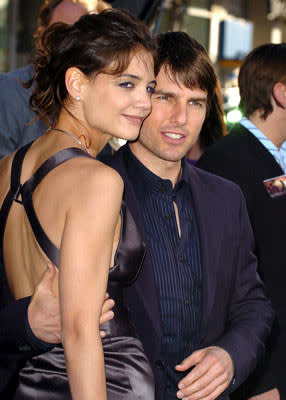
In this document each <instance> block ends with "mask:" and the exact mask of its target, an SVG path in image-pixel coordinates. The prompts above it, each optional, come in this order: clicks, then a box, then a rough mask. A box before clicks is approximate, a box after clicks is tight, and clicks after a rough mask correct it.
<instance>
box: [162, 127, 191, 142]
mask: <svg viewBox="0 0 286 400" xmlns="http://www.w3.org/2000/svg"><path fill="white" fill-rule="evenodd" d="M161 134H162V135H163V136H164V137H165V138H166V139H167V140H168V141H172V142H176V143H178V142H182V141H183V140H184V139H185V137H186V135H185V134H184V133H183V132H178V131H173V130H165V131H161Z"/></svg>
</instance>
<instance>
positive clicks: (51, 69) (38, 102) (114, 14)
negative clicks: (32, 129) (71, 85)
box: [27, 9, 156, 123]
mask: <svg viewBox="0 0 286 400" xmlns="http://www.w3.org/2000/svg"><path fill="white" fill-rule="evenodd" d="M42 44H43V46H42V49H38V50H37V51H36V53H35V57H34V62H33V66H34V71H35V73H34V77H33V79H32V80H31V81H30V82H29V83H28V84H27V86H31V85H32V84H33V82H35V83H36V86H35V88H34V90H33V93H32V95H31V98H30V104H31V106H32V108H33V110H34V111H35V112H36V114H37V119H40V118H41V119H45V120H47V119H48V120H50V121H52V122H53V123H54V122H55V121H56V120H57V118H58V116H59V113H60V110H61V108H62V107H63V106H64V101H65V100H66V98H67V89H66V86H65V73H66V71H67V69H68V68H70V67H76V68H78V69H80V70H81V71H82V72H83V73H84V74H85V75H86V76H87V77H95V76H96V75H97V74H99V73H101V72H104V73H108V74H112V75H117V74H121V73H122V72H123V71H124V70H125V69H126V68H127V67H128V65H129V62H130V60H131V57H132V56H133V54H134V52H135V51H137V50H138V49H145V50H146V51H148V52H150V53H151V54H152V55H153V56H155V51H156V45H155V40H154V39H153V38H152V36H151V35H150V33H149V31H148V28H147V27H146V26H145V24H144V23H143V22H141V21H139V20H138V19H137V18H136V17H134V16H132V15H131V14H130V13H129V12H127V11H123V10H119V9H106V10H104V11H102V12H101V13H100V14H90V15H89V14H88V15H84V16H82V17H81V18H80V19H79V20H78V21H77V22H76V23H75V24H73V25H67V24H64V23H56V24H53V25H52V26H51V27H49V28H48V29H47V30H46V31H45V33H44V34H43V36H42Z"/></svg>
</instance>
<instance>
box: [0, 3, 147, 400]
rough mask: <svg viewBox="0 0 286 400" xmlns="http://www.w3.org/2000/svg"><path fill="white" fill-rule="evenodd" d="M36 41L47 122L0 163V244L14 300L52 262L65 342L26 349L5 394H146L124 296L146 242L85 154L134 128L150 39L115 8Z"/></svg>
mask: <svg viewBox="0 0 286 400" xmlns="http://www.w3.org/2000/svg"><path fill="white" fill-rule="evenodd" d="M42 40H43V49H40V50H38V52H37V53H36V55H35V61H34V70H35V76H34V79H35V80H36V82H37V85H36V87H35V89H34V91H33V93H32V97H31V104H32V106H33V107H34V109H36V110H37V114H38V116H39V118H43V119H49V120H50V121H51V127H50V128H49V130H48V131H47V132H46V133H45V134H44V135H43V136H42V137H40V138H39V139H38V140H36V141H35V142H33V143H32V145H31V144H28V145H26V146H24V147H22V148H21V149H20V150H19V151H17V153H16V154H13V155H10V156H7V157H5V158H4V159H3V160H2V161H1V165H0V169H1V172H2V173H3V175H2V176H1V192H0V201H1V203H3V204H2V209H1V226H2V227H3V230H2V237H1V246H2V254H3V261H4V260H5V263H4V264H5V274H6V278H7V281H8V283H9V287H10V289H11V292H12V294H13V296H14V297H15V299H19V298H23V297H26V296H29V295H31V293H32V292H33V290H34V287H35V285H36V282H38V280H39V278H40V276H41V275H42V273H43V271H44V268H45V265H46V264H47V259H50V260H51V261H53V263H54V264H55V265H57V266H58V267H59V289H58V284H57V282H55V285H54V288H53V289H54V293H55V294H57V291H58V290H59V302H60V310H61V325H62V330H61V337H62V338H63V340H62V341H63V346H64V349H63V347H61V346H56V347H54V348H53V349H52V350H50V351H48V352H46V353H44V354H42V355H40V356H38V357H34V358H32V359H29V360H28V361H27V362H26V364H25V366H24V367H23V368H22V369H21V371H20V373H19V379H18V385H17V387H16V388H15V393H14V394H13V396H11V398H13V399H15V400H24V399H27V398H31V397H39V398H40V397H41V398H49V397H50V396H52V397H53V398H54V399H62V398H63V397H64V398H71V397H72V398H73V399H75V400H76V399H86V400H89V399H90V400H92V399H102V400H104V399H106V398H107V394H108V399H109V400H112V399H114V400H115V399H116V400H119V399H124V400H127V399H130V400H131V399H132V400H134V399H136V398H137V399H138V400H139V399H140V398H142V397H143V398H146V399H147V398H148V399H153V397H154V387H153V376H152V371H151V367H150V365H149V362H148V360H147V358H146V356H145V354H144V352H143V348H142V345H141V343H140V342H139V341H138V339H137V338H136V335H135V333H134V330H133V328H132V327H131V325H129V321H128V314H127V310H126V308H125V307H124V304H123V303H122V300H121V297H122V294H121V291H122V286H123V285H125V284H128V283H130V282H132V281H133V280H134V279H135V278H136V276H137V274H138V273H139V269H140V265H141V264H142V259H143V258H144V254H145V246H144V243H143V241H142V239H141V237H140V234H139V231H138V229H137V227H136V225H135V223H134V220H133V219H132V217H131V214H130V213H129V212H128V210H127V209H126V207H124V206H122V207H121V199H122V193H123V182H122V179H121V178H120V176H119V175H118V173H116V172H115V171H114V170H113V169H111V168H109V167H107V166H105V165H103V164H102V163H100V162H99V161H97V160H96V159H95V158H94V157H95V156H96V155H97V153H98V152H99V151H100V150H101V149H102V148H103V147H104V146H105V144H106V143H107V141H108V140H109V139H110V138H111V137H113V136H115V137H122V138H123V139H126V140H134V139H136V137H137V136H138V134H139V129H140V125H141V124H142V121H143V119H144V118H145V117H146V116H147V115H148V113H149V112H150V110H151V94H152V92H153V90H154V86H155V80H154V59H153V56H154V53H155V44H154V41H153V39H152V38H151V36H150V34H149V33H148V30H147V27H146V26H145V25H144V24H143V23H141V22H140V21H138V20H137V19H136V18H135V17H132V16H131V14H129V13H126V12H123V11H120V10H114V11H113V10H106V12H102V13H100V14H99V15H96V14H93V15H86V16H83V17H81V18H80V19H79V20H78V21H77V22H76V23H75V24H74V25H67V24H63V23H59V24H54V25H53V26H51V27H50V28H49V29H48V30H46V32H45V34H44V35H43V36H42ZM10 170H11V176H10ZM10 181H11V183H10ZM20 182H21V184H20ZM75 188H76V189H75ZM120 208H121V211H120ZM119 213H120V215H119ZM4 227H5V228H4ZM2 240H3V241H2ZM12 242H13V248H11V246H10V245H9V243H12ZM110 266H112V268H111V269H110ZM109 271H110V272H109ZM108 275H109V291H110V293H112V297H113V298H114V299H115V301H116V316H115V318H114V319H113V320H112V321H111V322H110V323H109V326H108V332H107V334H106V340H105V341H104V342H103V347H104V351H105V354H104V357H105V360H104V359H103V351H102V343H101V339H100V336H99V329H98V324H99V317H100V312H101V307H102V303H103V301H104V296H105V292H106V284H107V278H108ZM64 361H66V368H67V373H66V370H65V362H64ZM8 363H9V360H8ZM104 366H105V368H104ZM114 371H116V375H115V376H114ZM69 389H70V391H69ZM70 392H71V393H70Z"/></svg>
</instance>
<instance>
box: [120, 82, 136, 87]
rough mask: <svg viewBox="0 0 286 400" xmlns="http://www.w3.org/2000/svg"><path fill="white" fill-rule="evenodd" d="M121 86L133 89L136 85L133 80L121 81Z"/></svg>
mask: <svg viewBox="0 0 286 400" xmlns="http://www.w3.org/2000/svg"><path fill="white" fill-rule="evenodd" d="M119 86H120V87H122V88H126V89H132V88H133V87H134V85H133V83H132V82H121V83H120V84H119Z"/></svg>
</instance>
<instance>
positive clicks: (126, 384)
mask: <svg viewBox="0 0 286 400" xmlns="http://www.w3.org/2000/svg"><path fill="white" fill-rule="evenodd" d="M29 146H30V145H27V146H25V147H23V148H22V149H20V150H19V151H18V152H17V153H16V155H15V157H14V161H13V165H12V171H11V188H10V191H9V193H8V194H7V197H6V199H5V201H4V203H3V206H2V209H1V211H0V213H2V221H4V224H3V230H2V236H3V233H4V226H5V223H6V219H7V216H8V213H9V209H10V207H11V205H12V203H13V201H14V200H16V201H19V202H21V203H22V204H23V206H24V207H25V210H26V213H27V216H28V218H29V221H30V223H31V226H32V228H33V231H34V234H35V236H36V238H37V241H38V243H39V245H40V246H41V248H42V249H43V251H45V253H46V254H47V256H48V257H49V258H50V259H51V260H52V261H53V263H54V264H55V265H58V257H59V251H58V249H57V248H56V247H55V246H54V245H53V243H52V242H51V241H50V240H49V239H48V237H47V236H46V234H45V232H44V231H43V229H42V227H41V225H40V223H39V221H38V219H37V216H36V213H35V210H34V207H33V203H32V193H33V191H34V190H35V188H36V187H37V185H38V184H39V183H40V182H41V180H42V179H43V178H44V177H45V176H46V174H47V173H48V172H49V171H51V170H52V169H54V168H55V167H57V166H58V165H60V164H61V163H63V162H65V161H67V160H69V159H71V158H74V157H83V156H84V157H89V156H88V155H87V153H85V152H83V151H82V150H80V149H78V148H69V149H64V150H62V151H60V152H58V153H56V154H55V155H53V156H52V157H50V158H49V159H48V160H47V161H46V162H45V163H44V164H43V165H42V166H41V167H40V168H39V169H38V170H37V172H36V173H35V174H34V175H33V176H32V177H31V178H30V179H29V180H28V181H27V182H26V183H25V184H23V185H20V183H19V182H20V175H21V166H22V162H23V159H24V156H25V154H26V152H27V150H28V148H29ZM20 194H21V196H19V195H20ZM3 216H4V218H3ZM5 216H6V218H5ZM121 219H122V223H121V234H120V241H119V244H118V248H117V251H116V254H115V264H114V266H113V267H112V268H111V269H110V272H109V282H108V292H109V294H110V297H111V298H113V299H114V300H115V307H114V311H115V317H114V318H113V319H112V320H111V321H109V322H108V323H106V324H105V326H104V327H102V329H103V328H104V329H105V331H106V337H105V338H104V339H103V340H102V342H103V350H104V359H105V371H106V383H107V397H108V400H121V399H122V400H123V399H124V400H152V399H154V382H153V374H152V371H151V367H150V364H149V361H148V360H147V357H146V355H145V353H144V351H143V347H142V344H141V342H140V341H139V340H138V339H137V338H136V334H135V332H134V330H133V328H132V326H131V324H130V322H129V319H128V310H126V308H125V306H124V304H123V301H122V288H123V287H124V285H129V284H130V283H132V282H133V281H134V280H135V279H136V277H137V275H138V273H139V271H140V267H141V265H142V261H143V258H144V255H145V245H144V243H143V242H142V239H141V237H140V234H139V232H138V229H137V226H136V224H135V222H134V220H133V218H132V216H131V214H130V212H129V211H128V209H127V208H126V206H125V205H124V203H123V204H122V207H121ZM0 239H1V238H0ZM1 244H2V243H1ZM28 399H29V400H31V399H33V400H68V399H71V394H70V391H69V384H68V377H67V372H66V366H65V358H64V350H63V347H62V346H61V345H57V346H55V347H54V348H53V349H52V350H51V351H48V352H46V353H44V354H42V355H40V356H37V357H34V358H32V359H31V360H29V361H27V362H26V365H25V366H24V367H23V368H22V369H21V371H20V374H19V380H18V386H17V388H16V391H15V395H14V396H13V400H28ZM98 400H100V399H98Z"/></svg>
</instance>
